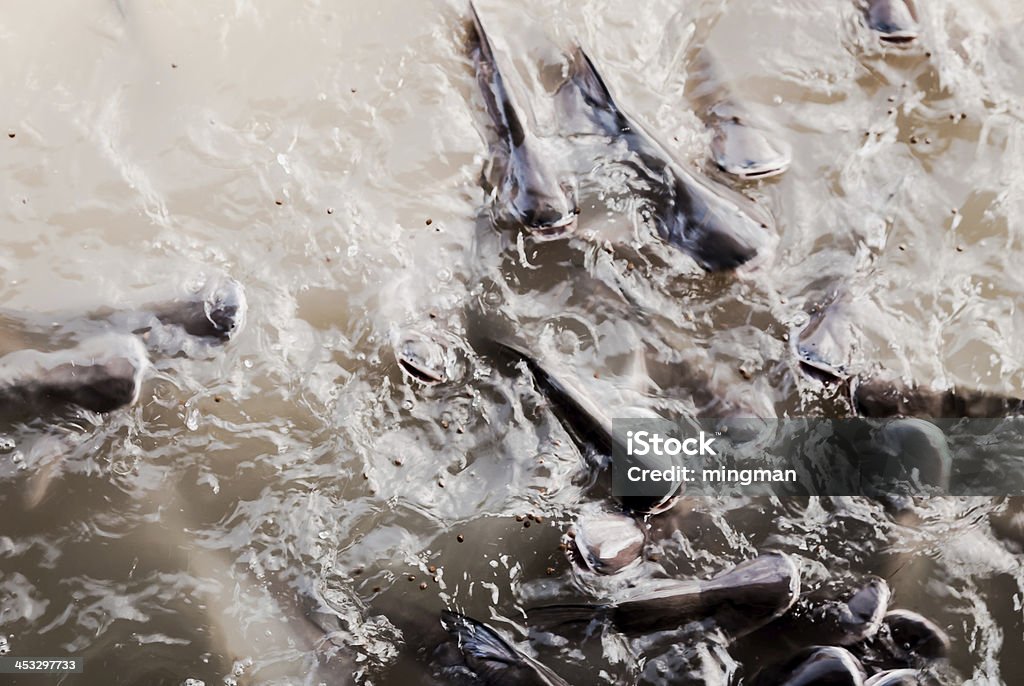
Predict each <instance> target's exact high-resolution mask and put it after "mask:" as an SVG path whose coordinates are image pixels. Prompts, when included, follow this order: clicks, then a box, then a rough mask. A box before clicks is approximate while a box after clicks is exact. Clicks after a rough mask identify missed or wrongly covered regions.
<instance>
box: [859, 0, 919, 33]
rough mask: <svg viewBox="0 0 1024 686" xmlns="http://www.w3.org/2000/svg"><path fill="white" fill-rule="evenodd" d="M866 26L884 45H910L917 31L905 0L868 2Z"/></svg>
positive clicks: (917, 28) (916, 25)
mask: <svg viewBox="0 0 1024 686" xmlns="http://www.w3.org/2000/svg"><path fill="white" fill-rule="evenodd" d="M868 26H870V27H871V28H872V29H873V30H874V31H876V32H877V33H878V37H879V38H880V39H881V40H883V41H885V42H886V43H910V42H912V41H913V40H915V39H916V38H917V35H918V30H919V27H918V23H917V19H916V18H915V17H914V13H913V10H912V9H911V7H910V5H909V4H908V3H907V1H906V0H869V2H868Z"/></svg>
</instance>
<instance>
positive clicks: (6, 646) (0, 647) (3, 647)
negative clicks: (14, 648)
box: [0, 636, 11, 655]
mask: <svg viewBox="0 0 1024 686" xmlns="http://www.w3.org/2000/svg"><path fill="white" fill-rule="evenodd" d="M9 652H11V644H10V643H8V642H7V637H6V636H0V655H6V654H7V653H9Z"/></svg>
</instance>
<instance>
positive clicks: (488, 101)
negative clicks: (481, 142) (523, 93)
mask: <svg viewBox="0 0 1024 686" xmlns="http://www.w3.org/2000/svg"><path fill="white" fill-rule="evenodd" d="M469 10H470V13H471V14H472V16H473V33H474V35H475V40H471V43H470V50H471V52H473V53H475V54H474V61H475V62H476V77H477V82H478V83H479V85H480V92H481V94H482V95H483V98H484V105H485V106H486V109H487V114H488V115H489V116H490V118H491V122H492V123H493V125H494V127H495V129H496V131H497V133H498V136H499V137H500V138H501V139H503V140H504V141H505V143H506V144H510V145H513V146H515V145H520V144H522V142H523V140H524V139H525V137H526V133H525V130H524V128H523V124H522V120H521V119H520V117H519V113H518V112H517V111H516V108H515V105H514V104H513V103H512V98H511V97H510V96H509V93H508V89H507V87H506V86H505V80H504V79H503V78H502V76H501V71H500V70H499V69H498V60H497V58H496V57H495V55H494V47H493V46H492V45H491V39H490V38H488V36H487V32H486V31H484V25H483V23H482V22H481V21H480V15H479V14H478V13H477V11H476V6H475V5H474V4H473V3H472V2H470V3H469Z"/></svg>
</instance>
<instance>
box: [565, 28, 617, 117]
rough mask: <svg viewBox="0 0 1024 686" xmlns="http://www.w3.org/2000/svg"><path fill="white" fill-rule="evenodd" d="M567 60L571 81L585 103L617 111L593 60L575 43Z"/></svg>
mask: <svg viewBox="0 0 1024 686" xmlns="http://www.w3.org/2000/svg"><path fill="white" fill-rule="evenodd" d="M569 60H570V64H571V65H572V77H571V78H572V81H573V83H575V84H576V87H577V88H578V89H579V91H580V93H581V94H582V95H583V98H584V99H585V100H586V101H587V103H589V104H590V105H591V106H592V107H597V108H600V109H603V110H608V111H610V112H618V111H619V108H618V106H617V105H616V104H615V100H614V99H613V98H612V94H611V91H610V90H608V86H607V85H606V84H605V82H604V79H602V78H601V75H600V74H599V73H598V72H597V68H596V67H595V66H594V62H593V60H591V59H590V56H589V55H587V53H585V52H584V51H583V48H581V47H579V46H578V45H577V46H576V47H575V48H574V49H573V51H572V54H571V55H570V56H569Z"/></svg>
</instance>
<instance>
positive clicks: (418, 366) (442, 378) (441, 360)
mask: <svg viewBox="0 0 1024 686" xmlns="http://www.w3.org/2000/svg"><path fill="white" fill-rule="evenodd" d="M393 347H394V352H395V359H396V360H397V361H398V366H399V368H400V369H401V370H402V374H403V375H404V376H405V377H406V378H408V379H411V380H413V381H416V382H418V383H421V384H423V385H424V386H436V385H438V384H441V383H444V382H446V381H448V380H449V378H450V377H451V375H450V372H449V367H450V366H451V365H450V361H449V355H448V350H447V349H446V348H445V346H444V345H443V344H442V343H441V341H439V340H438V339H437V338H436V337H434V336H429V335H427V334H424V333H421V332H419V331H413V330H407V331H402V332H400V333H398V334H397V335H396V336H395V339H394V346H393Z"/></svg>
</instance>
